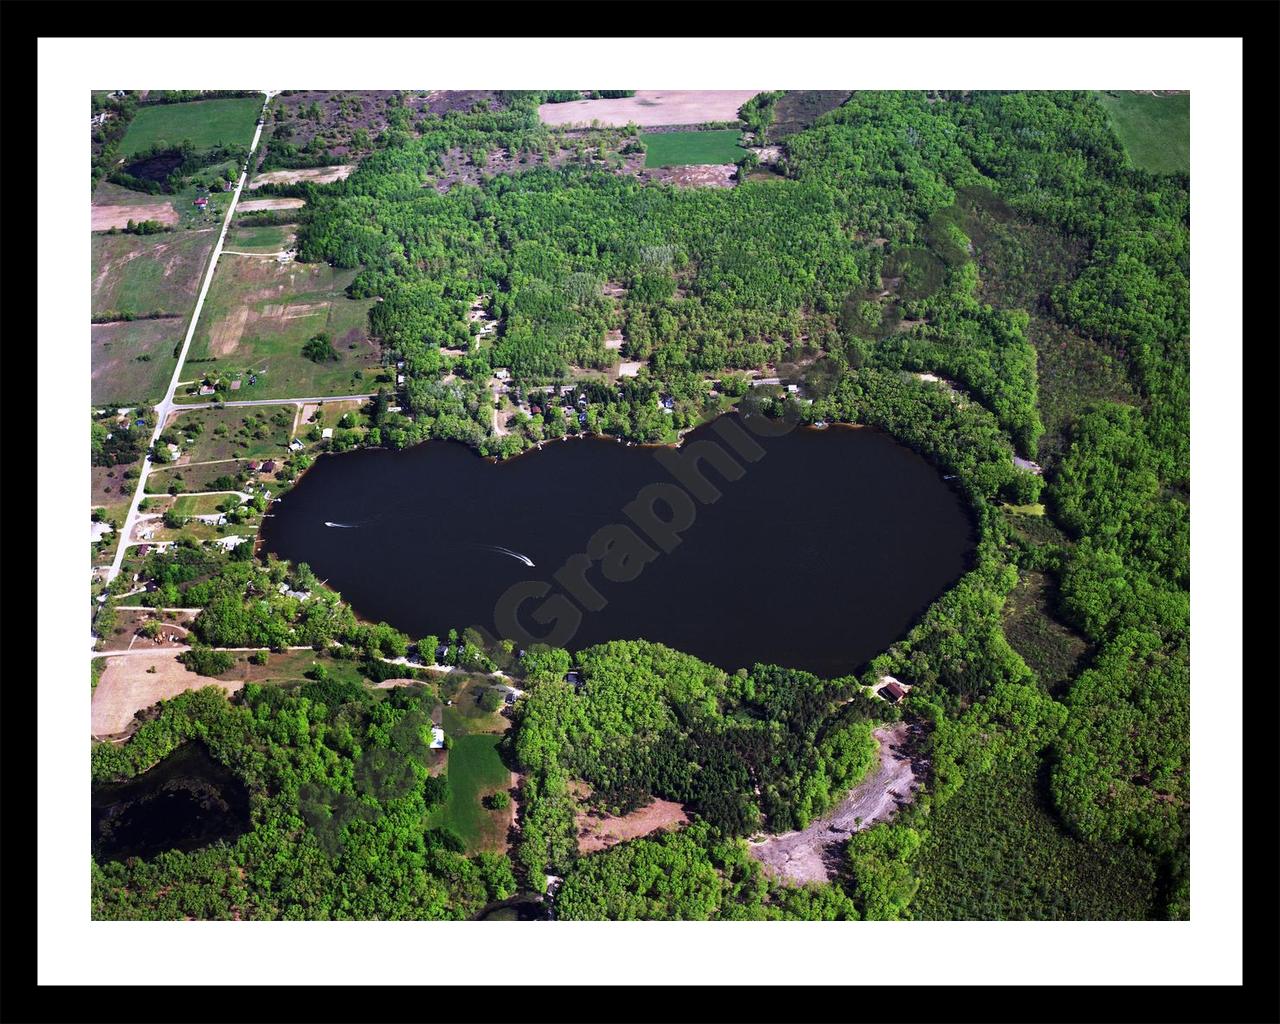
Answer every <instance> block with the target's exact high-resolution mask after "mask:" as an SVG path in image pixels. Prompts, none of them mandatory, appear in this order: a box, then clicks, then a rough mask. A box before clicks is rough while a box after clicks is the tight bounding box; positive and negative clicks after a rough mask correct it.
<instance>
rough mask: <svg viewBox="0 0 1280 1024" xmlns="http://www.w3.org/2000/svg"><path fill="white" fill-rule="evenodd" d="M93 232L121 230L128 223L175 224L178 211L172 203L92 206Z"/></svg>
mask: <svg viewBox="0 0 1280 1024" xmlns="http://www.w3.org/2000/svg"><path fill="white" fill-rule="evenodd" d="M91 209H92V210H93V230H94V231H108V230H110V229H111V228H122V227H124V226H125V225H127V224H128V223H129V221H135V222H136V221H140V220H158V221H159V222H160V223H161V224H177V223H178V211H177V210H175V209H174V208H173V203H171V202H167V201H166V202H163V203H144V204H143V205H141V206H94V207H92V208H91Z"/></svg>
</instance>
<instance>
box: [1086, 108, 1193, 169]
mask: <svg viewBox="0 0 1280 1024" xmlns="http://www.w3.org/2000/svg"><path fill="white" fill-rule="evenodd" d="M1098 99H1099V100H1101V101H1102V105H1103V106H1104V107H1106V109H1107V113H1108V114H1110V115H1111V124H1112V125H1113V126H1114V127H1115V130H1116V135H1118V136H1119V137H1120V141H1121V142H1122V143H1123V144H1124V149H1125V152H1126V153H1128V154H1129V159H1130V160H1132V161H1133V165H1134V166H1135V167H1137V168H1140V169H1141V170H1144V171H1151V172H1152V173H1153V174H1178V173H1181V174H1187V173H1189V172H1190V170H1191V97H1190V95H1188V94H1187V93H1183V94H1181V95H1178V96H1148V95H1146V94H1143V93H1133V92H1117V93H1105V92H1103V93H1099V94H1098Z"/></svg>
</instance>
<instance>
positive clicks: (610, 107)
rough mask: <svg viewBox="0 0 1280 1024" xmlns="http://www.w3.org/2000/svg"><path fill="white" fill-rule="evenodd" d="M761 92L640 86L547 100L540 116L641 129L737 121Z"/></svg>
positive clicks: (545, 120)
mask: <svg viewBox="0 0 1280 1024" xmlns="http://www.w3.org/2000/svg"><path fill="white" fill-rule="evenodd" d="M759 92H760V90H759V89H705V90H697V89H639V90H637V91H636V94H635V95H634V96H626V97H622V98H619V99H612V100H575V101H574V102H572V103H544V104H542V106H540V107H539V108H538V118H539V119H540V120H541V121H542V123H543V124H555V125H567V124H580V125H589V124H591V122H592V121H599V122H600V123H601V124H604V125H614V126H617V127H622V126H624V125H626V124H628V123H630V122H634V123H635V124H637V125H639V126H640V127H641V128H651V127H654V126H656V125H668V124H705V123H706V122H708V121H736V120H737V119H738V108H739V107H741V106H742V104H744V103H746V102H747V100H749V99H751V97H752V96H755V95H756V94H757V93H759Z"/></svg>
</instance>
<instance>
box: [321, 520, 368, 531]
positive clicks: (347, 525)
mask: <svg viewBox="0 0 1280 1024" xmlns="http://www.w3.org/2000/svg"><path fill="white" fill-rule="evenodd" d="M324 525H325V526H333V527H336V528H337V529H339V530H358V529H360V525H359V524H358V523H331V522H329V520H327V519H326V520H325V521H324Z"/></svg>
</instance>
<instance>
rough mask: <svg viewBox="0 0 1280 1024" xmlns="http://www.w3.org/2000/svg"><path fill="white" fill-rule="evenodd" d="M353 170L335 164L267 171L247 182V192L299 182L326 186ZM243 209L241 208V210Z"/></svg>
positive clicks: (354, 166) (351, 165) (347, 166)
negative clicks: (268, 186)
mask: <svg viewBox="0 0 1280 1024" xmlns="http://www.w3.org/2000/svg"><path fill="white" fill-rule="evenodd" d="M355 169H356V165H355V164H335V165H334V166H332V167H308V168H305V169H303V170H291V171H267V172H266V173H265V174H259V175H257V176H256V177H255V178H254V179H253V180H252V181H251V182H249V191H250V192H252V191H253V190H254V189H255V188H261V187H262V186H263V185H292V184H294V183H295V182H299V181H309V182H311V183H312V184H313V185H327V184H329V182H331V181H341V180H342V179H343V178H345V177H346V176H347V175H348V174H350V173H351V172H352V171H354V170H355ZM243 208H244V207H243V206H241V209H243Z"/></svg>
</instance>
